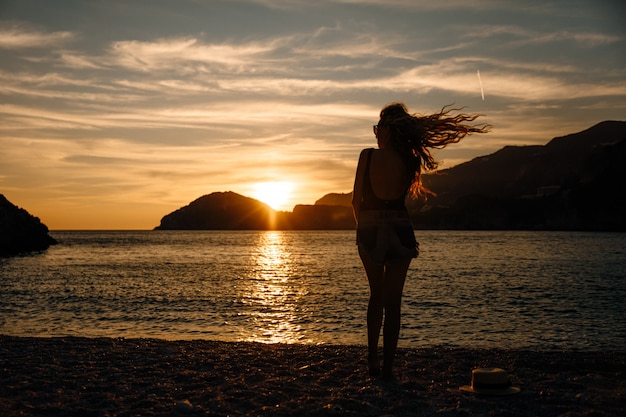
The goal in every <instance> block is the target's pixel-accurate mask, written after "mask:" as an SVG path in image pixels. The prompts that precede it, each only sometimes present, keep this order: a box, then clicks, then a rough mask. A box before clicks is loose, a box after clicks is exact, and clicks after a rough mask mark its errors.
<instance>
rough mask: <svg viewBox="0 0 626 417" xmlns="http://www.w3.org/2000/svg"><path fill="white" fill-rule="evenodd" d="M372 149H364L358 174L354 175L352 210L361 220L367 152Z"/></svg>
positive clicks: (357, 169) (356, 218)
mask: <svg viewBox="0 0 626 417" xmlns="http://www.w3.org/2000/svg"><path fill="white" fill-rule="evenodd" d="M368 152H371V149H363V150H362V151H361V155H359V163H358V165H357V167H356V175H355V177H354V188H353V189H352V212H353V214H354V219H355V220H356V221H357V223H358V222H359V212H360V210H361V202H362V200H363V185H364V181H365V161H366V159H367V153H368Z"/></svg>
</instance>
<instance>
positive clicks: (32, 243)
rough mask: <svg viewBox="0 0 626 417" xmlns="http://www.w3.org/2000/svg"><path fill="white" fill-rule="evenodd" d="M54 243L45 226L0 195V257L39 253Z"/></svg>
mask: <svg viewBox="0 0 626 417" xmlns="http://www.w3.org/2000/svg"><path fill="white" fill-rule="evenodd" d="M56 243H57V242H56V240H54V239H53V238H52V237H51V236H50V235H48V228H47V227H46V225H45V224H43V223H41V221H40V220H39V219H38V218H37V217H34V216H32V215H30V214H29V213H28V212H27V211H26V210H24V209H22V208H19V207H17V206H15V205H14V204H13V203H11V202H10V201H9V200H7V199H6V197H5V196H4V195H2V194H0V256H10V255H16V254H19V253H24V252H33V251H41V250H45V249H48V247H50V245H54V244H56Z"/></svg>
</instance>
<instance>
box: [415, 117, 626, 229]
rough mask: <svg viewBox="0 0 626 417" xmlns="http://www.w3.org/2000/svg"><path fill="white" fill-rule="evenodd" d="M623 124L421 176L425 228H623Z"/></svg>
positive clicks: (420, 216) (419, 221)
mask: <svg viewBox="0 0 626 417" xmlns="http://www.w3.org/2000/svg"><path fill="white" fill-rule="evenodd" d="M625 147H626V122H615V121H607V122H602V123H599V124H597V125H595V126H593V127H591V128H590V129H587V130H585V131H582V132H579V133H576V134H571V135H567V136H563V137H557V138H554V139H552V140H551V141H550V142H549V143H548V144H546V145H544V146H519V147H518V146H507V147H505V148H503V149H501V150H499V151H497V152H495V153H493V154H491V155H487V156H482V157H478V158H475V159H473V160H471V161H469V162H466V163H464V164H460V165H458V166H455V167H453V168H450V169H446V170H442V171H441V172H439V173H438V174H435V175H425V176H424V183H425V185H426V186H427V187H429V188H430V189H431V190H433V191H434V192H435V193H436V194H437V195H436V196H435V197H431V198H429V200H428V201H427V202H426V203H425V204H424V202H421V204H419V205H417V208H418V209H419V212H418V213H414V216H413V220H414V222H415V223H416V225H418V226H419V227H423V228H433V227H434V228H454V229H456V228H463V229H465V228H471V229H557V230H561V229H562V230H574V229H575V230H625V228H626V207H625V206H624V203H623V200H624V199H623V198H622V196H623V195H624V192H625V191H626V188H625V187H626V171H625V168H626V155H625Z"/></svg>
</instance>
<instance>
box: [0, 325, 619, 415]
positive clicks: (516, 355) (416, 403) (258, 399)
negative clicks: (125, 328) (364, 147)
mask: <svg viewBox="0 0 626 417" xmlns="http://www.w3.org/2000/svg"><path fill="white" fill-rule="evenodd" d="M364 357H365V347H364V346H332V345H296V344H262V343H248V342H219V341H208V340H194V341H175V340H163V339H121V338H119V339H118V338H94V339H91V338H77V337H57V338H32V337H13V336H1V335H0V370H1V374H0V409H1V410H3V415H4V416H6V417H12V416H37V415H47V416H67V415H80V416H125V415H139V416H170V415H206V416H226V415H231V416H247V415H273V416H274V415H279V416H280V415H284V416H288V415H302V416H307V415H309V416H318V415H354V416H357V415H358V416H379V415H413V414H417V415H421V416H474V415H505V416H562V415H566V416H591V415H602V416H616V417H617V416H621V415H623V411H624V410H625V409H626V351H611V352H585V351H544V352H541V351H527V350H502V349H465V348H446V347H433V348H417V349H406V348H404V349H403V348H402V347H400V348H399V350H398V355H397V360H396V364H395V372H396V379H397V380H396V381H395V382H392V383H390V382H384V381H380V380H377V379H371V378H370V377H369V376H368V375H367V371H366V368H367V367H366V362H365V360H364ZM492 366H494V367H501V368H504V369H506V370H507V371H508V372H509V376H510V379H511V382H512V383H513V385H516V386H519V387H520V388H521V389H522V391H521V392H520V393H519V394H516V395H512V396H506V397H488V396H477V395H473V394H469V393H464V392H461V391H459V389H458V388H459V386H461V385H467V384H469V383H470V379H471V370H472V369H473V368H476V367H492Z"/></svg>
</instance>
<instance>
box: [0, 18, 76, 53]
mask: <svg viewBox="0 0 626 417" xmlns="http://www.w3.org/2000/svg"><path fill="white" fill-rule="evenodd" d="M0 23H2V22H0ZM75 37H76V35H75V34H74V33H73V32H68V31H62V32H40V31H37V30H34V29H30V28H27V27H24V26H21V25H16V24H13V25H11V24H8V27H4V28H3V27H2V26H0V48H4V49H26V48H48V47H55V46H61V45H63V44H65V43H66V42H68V41H71V40H73V39H74V38H75Z"/></svg>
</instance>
